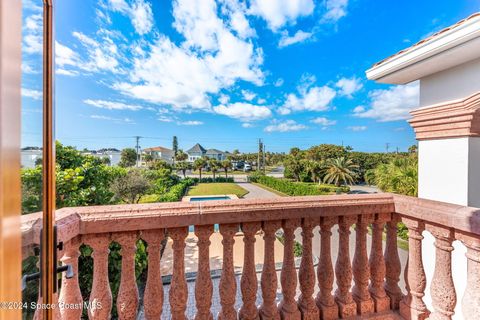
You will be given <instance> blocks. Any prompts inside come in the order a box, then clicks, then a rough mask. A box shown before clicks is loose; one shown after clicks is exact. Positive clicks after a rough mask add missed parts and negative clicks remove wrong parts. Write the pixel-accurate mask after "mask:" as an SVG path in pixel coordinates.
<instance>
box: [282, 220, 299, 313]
mask: <svg viewBox="0 0 480 320" xmlns="http://www.w3.org/2000/svg"><path fill="white" fill-rule="evenodd" d="M299 226H300V220H299V219H298V220H297V219H291V220H284V221H283V222H282V229H283V234H284V238H285V243H284V244H283V265H282V273H281V275H280V282H281V284H282V293H283V299H282V301H281V302H280V304H279V306H278V308H279V310H280V316H281V319H282V320H300V319H301V314H300V310H299V309H298V306H297V302H296V301H295V294H296V291H297V271H296V270H295V256H294V251H293V249H294V240H295V233H294V232H295V229H297V228H298V227H299Z"/></svg>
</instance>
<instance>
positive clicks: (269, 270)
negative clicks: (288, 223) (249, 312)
mask: <svg viewBox="0 0 480 320" xmlns="http://www.w3.org/2000/svg"><path fill="white" fill-rule="evenodd" d="M281 226H282V222H281V221H265V222H263V225H262V229H263V232H264V236H263V239H264V241H265V248H264V259H263V270H262V276H261V279H260V282H261V285H262V297H263V303H262V305H261V306H260V318H261V319H269V320H270V319H273V320H278V319H280V313H279V312H278V308H277V305H276V303H275V299H276V295H277V272H276V270H275V252H274V250H275V239H276V236H275V232H276V231H277V230H278V229H279V228H280V227H281Z"/></svg>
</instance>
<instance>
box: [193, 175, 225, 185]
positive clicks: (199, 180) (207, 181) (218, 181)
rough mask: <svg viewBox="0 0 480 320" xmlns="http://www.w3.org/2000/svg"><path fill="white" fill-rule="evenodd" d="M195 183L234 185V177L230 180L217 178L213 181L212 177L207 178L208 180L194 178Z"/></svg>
mask: <svg viewBox="0 0 480 320" xmlns="http://www.w3.org/2000/svg"><path fill="white" fill-rule="evenodd" d="M192 180H193V182H194V183H195V184H197V183H215V182H217V183H224V182H230V183H233V182H234V181H233V177H228V178H225V177H216V178H215V179H213V178H212V177H207V178H202V179H199V178H193V179H192Z"/></svg>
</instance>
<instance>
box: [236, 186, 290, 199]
mask: <svg viewBox="0 0 480 320" xmlns="http://www.w3.org/2000/svg"><path fill="white" fill-rule="evenodd" d="M237 185H239V186H240V187H242V188H243V189H246V190H247V191H248V193H247V194H246V195H245V196H244V198H245V199H270V198H280V196H279V195H278V194H275V193H273V192H270V191H268V190H265V189H263V188H261V187H259V186H256V185H254V184H251V183H248V182H237Z"/></svg>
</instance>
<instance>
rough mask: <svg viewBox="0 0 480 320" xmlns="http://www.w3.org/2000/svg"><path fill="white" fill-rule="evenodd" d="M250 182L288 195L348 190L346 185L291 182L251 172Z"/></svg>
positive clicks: (321, 193)
mask: <svg viewBox="0 0 480 320" xmlns="http://www.w3.org/2000/svg"><path fill="white" fill-rule="evenodd" d="M249 180H250V181H251V182H257V183H260V184H263V185H265V186H267V187H269V188H272V189H275V190H277V191H280V192H282V193H285V194H287V195H289V196H312V195H324V194H332V193H337V192H340V193H345V192H348V191H350V188H349V187H347V186H342V187H336V186H333V185H317V184H311V183H303V182H293V181H290V180H287V179H278V178H274V177H268V176H265V175H259V174H252V175H251V176H250V177H249Z"/></svg>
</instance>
